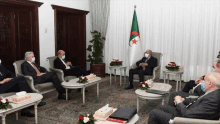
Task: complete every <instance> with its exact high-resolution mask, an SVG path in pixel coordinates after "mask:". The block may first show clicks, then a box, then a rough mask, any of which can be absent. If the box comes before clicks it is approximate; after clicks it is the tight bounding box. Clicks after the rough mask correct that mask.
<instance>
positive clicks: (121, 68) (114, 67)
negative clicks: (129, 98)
mask: <svg viewBox="0 0 220 124" xmlns="http://www.w3.org/2000/svg"><path fill="white" fill-rule="evenodd" d="M126 68H127V67H126V66H109V69H110V85H111V84H112V69H113V70H114V75H115V82H116V69H119V70H120V86H121V83H122V80H121V76H122V70H123V69H124V83H126Z"/></svg>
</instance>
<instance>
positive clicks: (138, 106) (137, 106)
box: [137, 96, 139, 112]
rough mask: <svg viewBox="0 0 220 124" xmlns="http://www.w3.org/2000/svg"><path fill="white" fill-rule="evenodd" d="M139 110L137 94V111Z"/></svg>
mask: <svg viewBox="0 0 220 124" xmlns="http://www.w3.org/2000/svg"><path fill="white" fill-rule="evenodd" d="M138 111H139V98H138V96H137V112H138Z"/></svg>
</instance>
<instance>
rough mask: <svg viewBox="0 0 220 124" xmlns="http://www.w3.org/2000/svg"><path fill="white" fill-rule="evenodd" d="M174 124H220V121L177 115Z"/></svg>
mask: <svg viewBox="0 0 220 124" xmlns="http://www.w3.org/2000/svg"><path fill="white" fill-rule="evenodd" d="M173 124H220V121H219V120H205V119H192V118H182V117H175V118H174V120H173Z"/></svg>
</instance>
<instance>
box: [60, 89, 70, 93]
mask: <svg viewBox="0 0 220 124" xmlns="http://www.w3.org/2000/svg"><path fill="white" fill-rule="evenodd" d="M71 91H72V90H70V89H68V90H67V92H68V93H70V92H71ZM61 93H66V90H63V91H62V92H61Z"/></svg>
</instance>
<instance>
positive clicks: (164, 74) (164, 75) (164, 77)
mask: <svg viewBox="0 0 220 124" xmlns="http://www.w3.org/2000/svg"><path fill="white" fill-rule="evenodd" d="M163 81H164V83H166V73H163Z"/></svg>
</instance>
